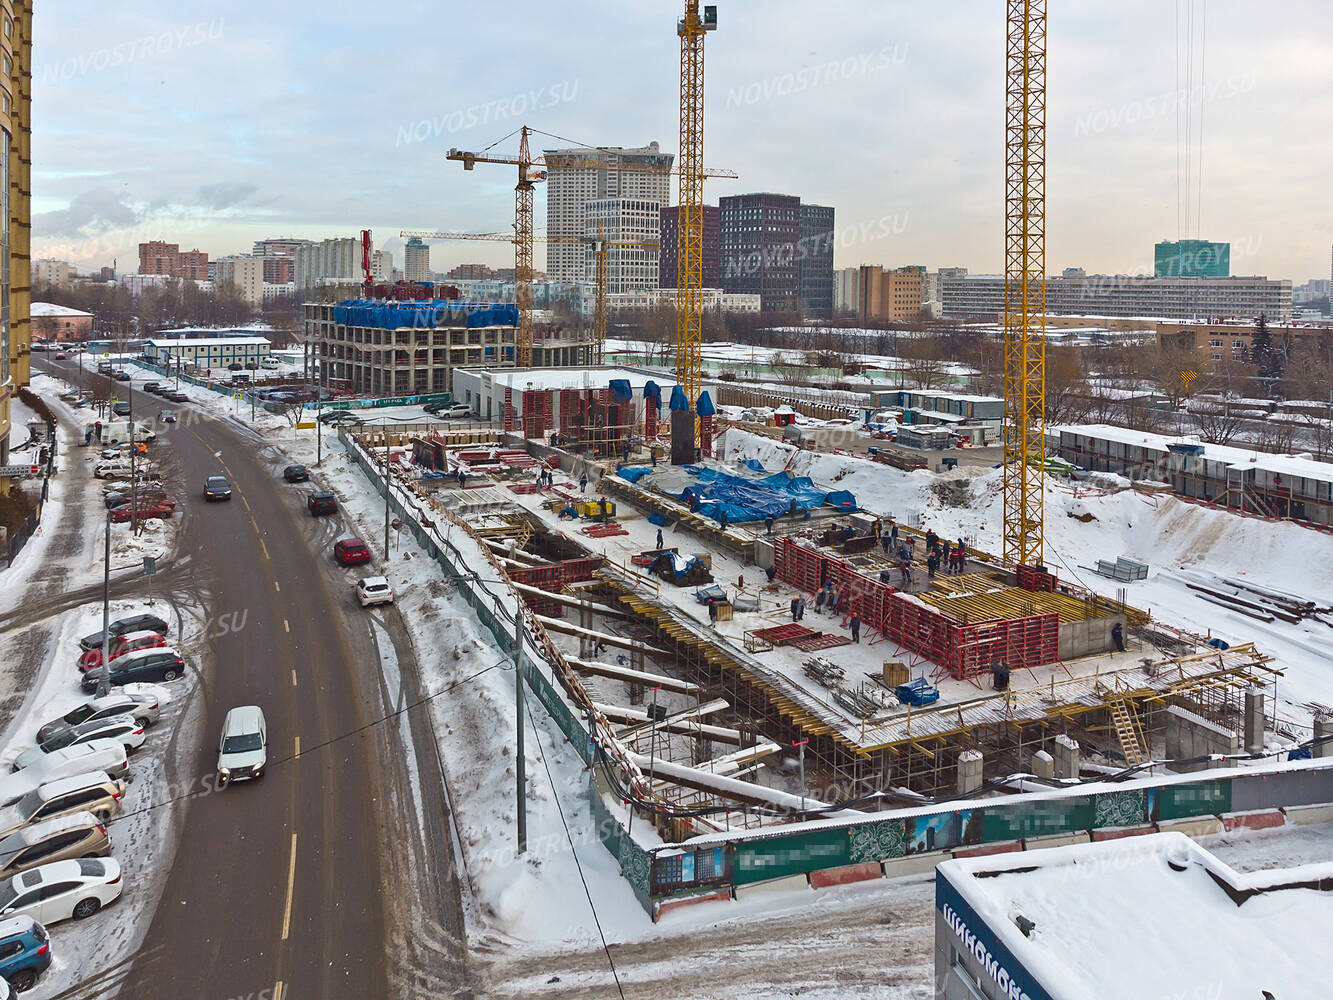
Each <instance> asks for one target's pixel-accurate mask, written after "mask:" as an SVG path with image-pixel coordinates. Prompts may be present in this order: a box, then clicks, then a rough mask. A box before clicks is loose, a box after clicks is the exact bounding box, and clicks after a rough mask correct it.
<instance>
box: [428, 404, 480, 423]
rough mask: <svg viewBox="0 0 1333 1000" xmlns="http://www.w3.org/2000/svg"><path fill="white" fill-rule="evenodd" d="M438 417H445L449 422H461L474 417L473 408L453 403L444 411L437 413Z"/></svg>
mask: <svg viewBox="0 0 1333 1000" xmlns="http://www.w3.org/2000/svg"><path fill="white" fill-rule="evenodd" d="M436 415H437V416H440V417H444V418H445V419H447V420H460V419H465V418H467V417H470V416H472V407H470V406H468V405H467V404H466V403H453V404H452V405H450V406H446V407H445V408H444V409H442V410H439V411H437V413H436Z"/></svg>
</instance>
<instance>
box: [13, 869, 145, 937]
mask: <svg viewBox="0 0 1333 1000" xmlns="http://www.w3.org/2000/svg"><path fill="white" fill-rule="evenodd" d="M121 888H122V884H121V881H120V862H119V861H117V860H116V859H115V858H79V859H78V860H74V861H54V862H52V863H50V864H46V865H39V866H38V867H36V868H33V869H32V870H30V871H26V872H24V873H23V874H22V875H15V876H14V877H13V878H12V879H10V880H9V881H8V882H5V883H0V918H4V917H9V916H14V915H22V916H28V917H31V918H32V919H33V920H36V921H39V922H40V923H41V925H42V926H43V927H46V926H49V925H51V924H57V923H59V922H60V921H62V920H70V919H74V920H86V919H87V918H88V917H91V916H92V915H93V914H94V913H96V912H97V911H98V910H100V909H101V908H102V907H104V906H106V905H107V904H109V903H114V902H115V901H116V900H117V899H119V898H120V891H121Z"/></svg>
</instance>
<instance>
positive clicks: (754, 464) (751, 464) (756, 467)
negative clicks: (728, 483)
mask: <svg viewBox="0 0 1333 1000" xmlns="http://www.w3.org/2000/svg"><path fill="white" fill-rule="evenodd" d="M741 465H743V466H745V467H746V468H747V469H750V470H752V471H754V472H763V473H767V472H768V470H767V469H765V468H764V467H763V465H762V464H760V462H759V459H757V458H747V459H746V460H745V461H744V462H742V463H741Z"/></svg>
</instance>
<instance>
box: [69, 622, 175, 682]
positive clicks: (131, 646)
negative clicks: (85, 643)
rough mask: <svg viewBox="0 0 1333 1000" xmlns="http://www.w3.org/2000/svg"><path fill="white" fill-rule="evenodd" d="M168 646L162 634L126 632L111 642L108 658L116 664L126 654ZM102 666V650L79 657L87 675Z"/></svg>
mask: <svg viewBox="0 0 1333 1000" xmlns="http://www.w3.org/2000/svg"><path fill="white" fill-rule="evenodd" d="M166 644H167V637H166V636H164V635H163V634H162V633H161V632H154V631H152V630H151V629H142V630H140V631H138V632H126V633H125V634H124V635H121V636H117V637H116V638H115V639H112V640H111V644H110V648H109V649H108V650H107V652H108V654H109V656H108V658H109V659H110V660H111V662H112V663H114V662H115V661H116V660H118V659H119V658H120V657H122V656H124V655H125V654H126V653H134V652H137V651H139V650H141V649H162V648H163V647H165V646H166ZM101 665H102V648H101V647H100V646H99V647H97V648H96V649H89V650H85V651H84V652H83V654H82V655H80V656H79V670H80V672H82V673H85V674H86V673H87V672H88V671H89V670H92V669H93V668H95V667H100V666H101Z"/></svg>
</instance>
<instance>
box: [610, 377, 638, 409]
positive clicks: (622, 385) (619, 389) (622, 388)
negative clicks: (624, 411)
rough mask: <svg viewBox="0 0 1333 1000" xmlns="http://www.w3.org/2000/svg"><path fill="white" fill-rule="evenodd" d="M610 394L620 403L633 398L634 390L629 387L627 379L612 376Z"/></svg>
mask: <svg viewBox="0 0 1333 1000" xmlns="http://www.w3.org/2000/svg"><path fill="white" fill-rule="evenodd" d="M611 395H612V396H613V397H615V398H616V399H618V400H620V402H622V403H627V402H629V401H630V400H631V399H633V398H634V390H633V389H631V388H630V384H629V379H627V378H613V379H612V380H611Z"/></svg>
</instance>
